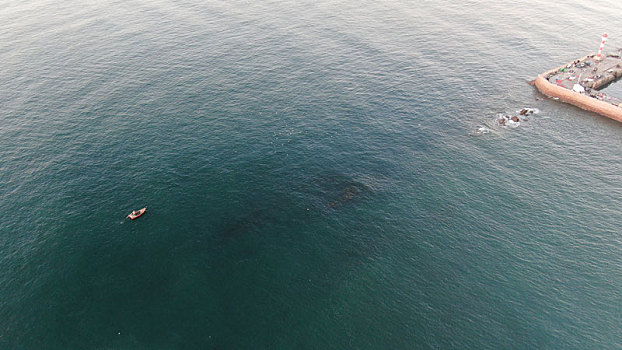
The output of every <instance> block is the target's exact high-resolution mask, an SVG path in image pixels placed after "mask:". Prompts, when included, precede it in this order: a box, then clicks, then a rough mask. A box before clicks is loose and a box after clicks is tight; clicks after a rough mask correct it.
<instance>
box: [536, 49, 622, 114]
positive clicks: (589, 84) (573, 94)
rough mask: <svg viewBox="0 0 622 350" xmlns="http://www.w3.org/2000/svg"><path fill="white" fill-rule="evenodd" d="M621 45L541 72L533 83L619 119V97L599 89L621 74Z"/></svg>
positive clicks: (621, 110)
mask: <svg viewBox="0 0 622 350" xmlns="http://www.w3.org/2000/svg"><path fill="white" fill-rule="evenodd" d="M621 54H622V49H619V50H618V51H616V52H615V53H613V54H608V55H606V56H604V57H603V58H602V59H601V60H597V59H596V58H595V55H590V56H585V57H583V58H580V59H578V60H576V61H573V62H571V63H568V64H566V65H563V66H560V67H557V68H555V69H551V70H549V71H548V72H544V73H542V74H540V75H539V76H538V78H536V80H535V81H534V85H535V86H536V87H537V88H538V90H540V92H542V93H543V94H545V95H547V96H551V97H556V98H558V99H560V100H562V101H564V102H567V103H570V104H572V105H575V106H577V107H579V108H583V109H585V110H588V111H592V112H595V113H598V114H600V115H603V116H605V117H608V118H611V119H614V120H617V121H619V122H622V99H620V98H616V97H611V96H607V95H606V94H605V93H603V92H601V91H599V89H601V88H603V87H605V86H607V84H609V83H611V82H613V81H615V80H617V79H618V78H620V77H622V58H621Z"/></svg>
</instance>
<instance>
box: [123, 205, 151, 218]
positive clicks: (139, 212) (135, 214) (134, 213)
mask: <svg viewBox="0 0 622 350" xmlns="http://www.w3.org/2000/svg"><path fill="white" fill-rule="evenodd" d="M146 211H147V207H145V208H142V209H139V210H132V212H131V213H130V214H129V215H128V216H127V217H128V218H130V219H132V220H134V219H136V218H138V217H140V216H141V215H143V214H144V213H145V212H146Z"/></svg>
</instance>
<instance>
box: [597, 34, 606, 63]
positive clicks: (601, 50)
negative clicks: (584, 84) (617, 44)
mask: <svg viewBox="0 0 622 350" xmlns="http://www.w3.org/2000/svg"><path fill="white" fill-rule="evenodd" d="M606 41H607V33H605V34H603V37H602V39H600V48H599V49H598V55H596V59H597V60H602V59H603V55H602V53H603V48H604V47H605V42H606Z"/></svg>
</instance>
